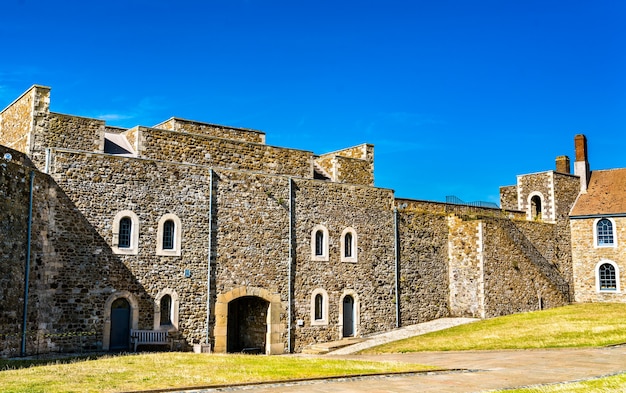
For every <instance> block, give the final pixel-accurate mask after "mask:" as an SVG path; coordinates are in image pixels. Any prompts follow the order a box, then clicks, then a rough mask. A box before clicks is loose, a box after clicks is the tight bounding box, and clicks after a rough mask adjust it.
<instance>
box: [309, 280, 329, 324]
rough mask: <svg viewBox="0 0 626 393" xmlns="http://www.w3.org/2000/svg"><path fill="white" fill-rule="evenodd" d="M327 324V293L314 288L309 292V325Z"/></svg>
mask: <svg viewBox="0 0 626 393" xmlns="http://www.w3.org/2000/svg"><path fill="white" fill-rule="evenodd" d="M320 325H328V293H327V292H326V291H325V290H324V289H322V288H316V289H315V290H314V291H313V293H312V294H311V326H320Z"/></svg>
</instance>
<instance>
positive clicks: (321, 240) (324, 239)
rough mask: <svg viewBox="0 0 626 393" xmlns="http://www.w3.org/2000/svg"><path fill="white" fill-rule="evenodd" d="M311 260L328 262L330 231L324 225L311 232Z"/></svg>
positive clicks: (317, 226)
mask: <svg viewBox="0 0 626 393" xmlns="http://www.w3.org/2000/svg"><path fill="white" fill-rule="evenodd" d="M311 260H312V261H328V229H326V227H324V226H323V225H316V226H315V227H314V228H313V230H312V231H311Z"/></svg>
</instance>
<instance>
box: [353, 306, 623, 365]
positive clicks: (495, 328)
mask: <svg viewBox="0 0 626 393" xmlns="http://www.w3.org/2000/svg"><path fill="white" fill-rule="evenodd" d="M625 316H626V304H607V303H601V304H600V303H596V304H576V305H571V306H566V307H560V308H554V309H550V310H543V311H536V312H528V313H521V314H515V315H509V316H505V317H500V318H493V319H487V320H483V321H479V322H475V323H471V324H467V325H461V326H457V327H454V328H451V329H447V330H442V331H439V332H434V333H430V334H426V335H423V336H417V337H412V338H408V339H405V340H402V341H396V342H393V343H389V344H385V345H381V346H379V347H375V348H371V349H368V350H365V351H363V352H362V353H365V354H375V353H397V352H419V351H457V350H487V349H528V348H565V347H570V348H571V347H593V346H605V345H613V344H621V343H625V342H626V318H625Z"/></svg>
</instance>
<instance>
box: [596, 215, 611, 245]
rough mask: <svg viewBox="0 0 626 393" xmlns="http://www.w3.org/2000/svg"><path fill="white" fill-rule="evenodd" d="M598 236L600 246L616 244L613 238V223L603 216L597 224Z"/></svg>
mask: <svg viewBox="0 0 626 393" xmlns="http://www.w3.org/2000/svg"><path fill="white" fill-rule="evenodd" d="M596 236H597V244H598V246H600V247H602V246H612V245H613V244H614V242H615V241H614V238H613V223H612V222H611V221H610V220H608V219H606V218H603V219H601V220H600V221H598V223H597V224H596Z"/></svg>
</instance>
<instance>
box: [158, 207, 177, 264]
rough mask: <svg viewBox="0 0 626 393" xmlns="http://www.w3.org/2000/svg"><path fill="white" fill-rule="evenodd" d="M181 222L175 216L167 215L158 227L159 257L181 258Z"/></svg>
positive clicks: (162, 218)
mask: <svg viewBox="0 0 626 393" xmlns="http://www.w3.org/2000/svg"><path fill="white" fill-rule="evenodd" d="M181 226H182V225H181V221H180V218H178V216H176V215H175V214H165V215H163V217H161V219H160V220H159V223H158V226H157V247H156V254H157V255H166V256H180V254H181V240H182V239H181V234H182V229H181Z"/></svg>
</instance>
